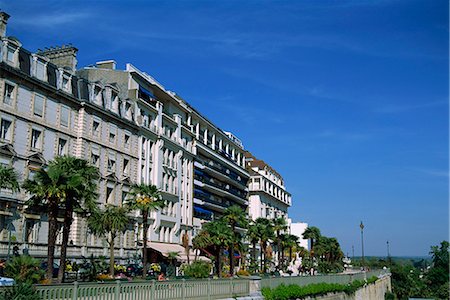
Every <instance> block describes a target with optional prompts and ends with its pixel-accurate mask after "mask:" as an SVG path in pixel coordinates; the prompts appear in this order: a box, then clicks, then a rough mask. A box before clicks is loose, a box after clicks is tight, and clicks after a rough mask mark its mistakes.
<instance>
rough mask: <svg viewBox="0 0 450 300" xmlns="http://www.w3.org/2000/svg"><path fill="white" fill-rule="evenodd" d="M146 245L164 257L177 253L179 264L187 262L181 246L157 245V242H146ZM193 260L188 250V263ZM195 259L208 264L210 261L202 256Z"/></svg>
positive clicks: (193, 257) (192, 254) (193, 255)
mask: <svg viewBox="0 0 450 300" xmlns="http://www.w3.org/2000/svg"><path fill="white" fill-rule="evenodd" d="M147 245H148V247H149V248H151V249H153V250H155V251H158V252H159V253H161V254H162V255H163V256H165V257H167V256H168V255H169V252H177V253H178V257H177V260H178V261H181V262H186V261H187V256H186V251H185V249H184V247H183V246H181V245H178V244H166V243H158V242H148V243H147ZM194 259H195V254H194V253H193V251H192V250H190V249H189V260H190V262H193V261H194ZM197 259H198V260H202V261H208V262H209V261H211V260H210V259H209V258H207V257H204V256H197Z"/></svg>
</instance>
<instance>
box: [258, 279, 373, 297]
mask: <svg viewBox="0 0 450 300" xmlns="http://www.w3.org/2000/svg"><path fill="white" fill-rule="evenodd" d="M376 280H377V277H372V278H370V279H369V280H367V282H370V283H373V282H375V281H376ZM365 284H366V282H364V281H359V280H355V281H353V282H352V283H350V284H336V283H324V282H323V283H313V284H308V285H305V286H299V285H295V284H291V285H284V284H281V285H279V286H278V287H276V288H274V289H270V288H263V289H262V294H263V296H264V299H267V300H289V299H297V298H305V297H308V296H322V295H326V294H328V293H340V292H344V293H346V294H347V295H351V294H354V293H355V292H356V290H358V289H359V288H361V287H363V286H364V285H365Z"/></svg>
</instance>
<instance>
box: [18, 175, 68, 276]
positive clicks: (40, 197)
mask: <svg viewBox="0 0 450 300" xmlns="http://www.w3.org/2000/svg"><path fill="white" fill-rule="evenodd" d="M67 184H68V178H67V177H66V176H65V175H64V174H63V172H62V170H60V169H57V168H48V169H43V168H42V169H39V170H38V171H37V173H36V175H35V176H34V178H33V180H26V181H25V182H24V184H23V188H24V189H25V190H26V191H28V192H29V193H31V194H32V197H31V199H30V200H29V201H28V203H27V204H28V205H31V206H35V207H40V208H43V209H44V211H46V213H47V215H48V240H47V243H48V246H47V274H46V277H47V279H52V277H53V263H54V254H55V243H56V234H57V226H58V224H57V220H56V217H57V215H58V210H59V206H60V205H61V202H62V199H64V198H65V195H66V186H67Z"/></svg>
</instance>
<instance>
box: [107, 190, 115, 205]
mask: <svg viewBox="0 0 450 300" xmlns="http://www.w3.org/2000/svg"><path fill="white" fill-rule="evenodd" d="M106 203H114V188H113V187H109V186H107V187H106Z"/></svg>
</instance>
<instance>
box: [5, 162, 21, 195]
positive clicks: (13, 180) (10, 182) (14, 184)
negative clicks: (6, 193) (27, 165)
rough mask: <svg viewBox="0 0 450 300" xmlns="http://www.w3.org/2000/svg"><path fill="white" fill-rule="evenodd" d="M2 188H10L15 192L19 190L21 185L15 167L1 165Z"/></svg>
mask: <svg viewBox="0 0 450 300" xmlns="http://www.w3.org/2000/svg"><path fill="white" fill-rule="evenodd" d="M0 189H8V190H11V191H12V192H13V193H15V192H18V191H19V189H20V185H19V181H18V176H17V173H16V171H15V170H14V168H11V167H5V166H3V165H0Z"/></svg>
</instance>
